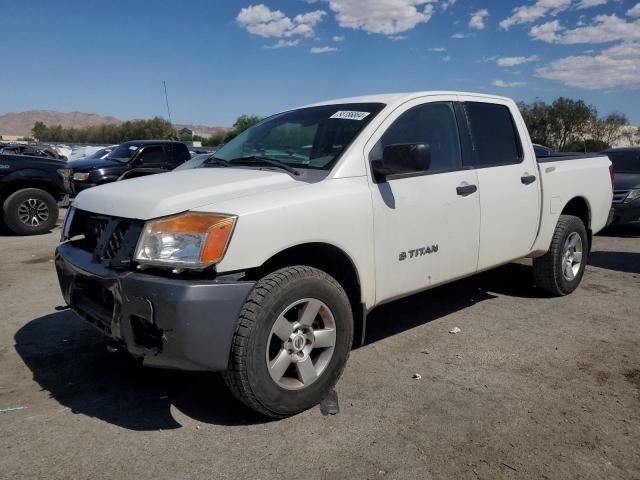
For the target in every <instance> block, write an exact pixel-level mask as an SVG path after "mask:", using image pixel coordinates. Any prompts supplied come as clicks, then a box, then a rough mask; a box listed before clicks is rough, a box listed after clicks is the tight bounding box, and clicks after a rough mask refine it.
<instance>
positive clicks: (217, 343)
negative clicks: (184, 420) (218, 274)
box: [55, 242, 254, 371]
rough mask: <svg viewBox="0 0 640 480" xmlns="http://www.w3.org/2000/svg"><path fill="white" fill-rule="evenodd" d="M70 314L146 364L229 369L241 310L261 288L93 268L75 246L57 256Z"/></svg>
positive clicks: (64, 248) (61, 248) (62, 248)
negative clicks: (82, 320) (232, 345)
mask: <svg viewBox="0 0 640 480" xmlns="http://www.w3.org/2000/svg"><path fill="white" fill-rule="evenodd" d="M55 264H56V270H57V271H58V279H59V281H60V287H61V289H62V295H63V297H64V299H65V301H66V302H67V304H68V305H69V306H70V307H71V309H72V310H73V311H74V312H75V313H77V314H78V315H80V316H81V317H82V318H84V319H85V320H87V321H88V322H89V323H91V324H92V325H93V326H94V327H96V328H98V329H99V330H100V331H101V332H102V333H104V334H105V335H107V336H109V337H111V338H112V339H114V340H115V341H116V342H118V343H120V344H121V345H123V346H125V347H126V349H127V350H128V351H129V352H130V353H131V354H133V355H134V356H136V357H141V358H142V359H143V361H144V364H145V365H148V366H155V367H166V368H179V369H184V370H216V371H219V370H226V368H227V365H228V360H229V352H230V350H231V342H232V340H233V335H234V332H235V329H236V326H237V322H238V315H239V313H240V309H241V308H242V305H243V303H244V301H245V299H246V298H247V296H248V295H249V292H250V291H251V289H252V288H253V286H254V282H244V281H222V280H181V279H175V278H165V277H161V276H156V275H149V274H146V273H139V272H131V271H118V270H114V269H111V268H108V267H106V266H104V265H102V264H100V263H93V262H92V257H91V254H90V253H89V252H86V251H84V250H82V249H80V248H78V247H77V246H74V242H67V243H63V244H61V245H59V246H58V248H57V249H56V260H55Z"/></svg>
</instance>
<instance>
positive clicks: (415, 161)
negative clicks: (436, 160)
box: [371, 143, 431, 179]
mask: <svg viewBox="0 0 640 480" xmlns="http://www.w3.org/2000/svg"><path fill="white" fill-rule="evenodd" d="M430 165H431V148H430V147H429V145H427V144H424V143H398V144H395V145H387V146H386V147H384V150H383V152H382V160H373V161H372V162H371V168H372V171H373V173H374V175H375V176H376V178H378V179H381V178H386V177H387V176H389V175H394V174H397V173H414V172H424V171H426V170H428V169H429V166H430Z"/></svg>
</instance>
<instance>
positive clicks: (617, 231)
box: [598, 223, 640, 238]
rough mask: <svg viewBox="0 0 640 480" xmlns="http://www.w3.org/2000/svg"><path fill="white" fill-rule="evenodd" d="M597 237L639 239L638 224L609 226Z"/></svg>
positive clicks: (639, 229)
mask: <svg viewBox="0 0 640 480" xmlns="http://www.w3.org/2000/svg"><path fill="white" fill-rule="evenodd" d="M598 236H599V237H623V238H636V237H640V223H625V224H623V225H611V226H609V227H607V228H605V229H604V230H602V231H601V232H600V233H598Z"/></svg>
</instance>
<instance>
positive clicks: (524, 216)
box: [460, 96, 540, 270]
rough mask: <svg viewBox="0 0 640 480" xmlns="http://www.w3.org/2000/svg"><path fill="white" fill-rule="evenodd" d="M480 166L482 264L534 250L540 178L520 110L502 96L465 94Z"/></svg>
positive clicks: (475, 160)
mask: <svg viewBox="0 0 640 480" xmlns="http://www.w3.org/2000/svg"><path fill="white" fill-rule="evenodd" d="M460 100H461V101H462V102H463V103H462V106H463V108H464V111H465V112H466V117H467V121H468V126H469V132H470V136H471V142H472V145H473V154H472V156H471V159H470V160H471V163H472V165H470V167H472V168H475V169H476V171H477V172H478V189H479V199H480V212H481V222H480V251H479V254H478V270H484V269H487V268H491V267H493V266H496V265H500V264H502V263H506V262H509V261H511V260H515V259H517V258H521V257H524V256H526V255H527V254H529V252H530V251H531V247H532V245H533V242H534V241H535V238H536V234H537V231H538V222H539V220H540V179H539V178H538V168H537V163H536V159H535V155H534V154H533V151H532V149H531V148H525V145H528V142H529V139H528V136H525V137H523V138H522V139H521V136H520V134H519V131H522V132H526V130H525V129H524V128H525V127H524V125H519V122H521V120H520V116H519V115H514V112H512V111H511V109H510V108H511V107H510V103H509V102H507V101H502V100H499V99H486V98H477V97H472V96H460Z"/></svg>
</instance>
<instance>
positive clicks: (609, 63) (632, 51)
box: [536, 42, 640, 90]
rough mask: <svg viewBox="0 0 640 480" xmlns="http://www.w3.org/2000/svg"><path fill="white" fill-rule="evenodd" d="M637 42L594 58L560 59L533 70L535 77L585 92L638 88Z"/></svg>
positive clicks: (639, 51)
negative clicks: (554, 81)
mask: <svg viewBox="0 0 640 480" xmlns="http://www.w3.org/2000/svg"><path fill="white" fill-rule="evenodd" d="M638 65H640V42H629V43H621V44H619V45H615V46H613V47H610V48H607V49H605V50H603V51H601V52H600V53H598V54H596V55H576V56H570V57H565V58H561V59H559V60H555V61H553V62H551V63H550V64H549V65H546V66H544V67H542V68H539V69H537V70H536V76H538V77H541V78H546V79H548V80H556V81H559V82H562V83H563V84H565V85H568V86H570V87H579V88H584V89H588V90H598V89H606V88H616V87H618V88H620V87H622V88H624V87H626V88H640V75H639V72H638Z"/></svg>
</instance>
